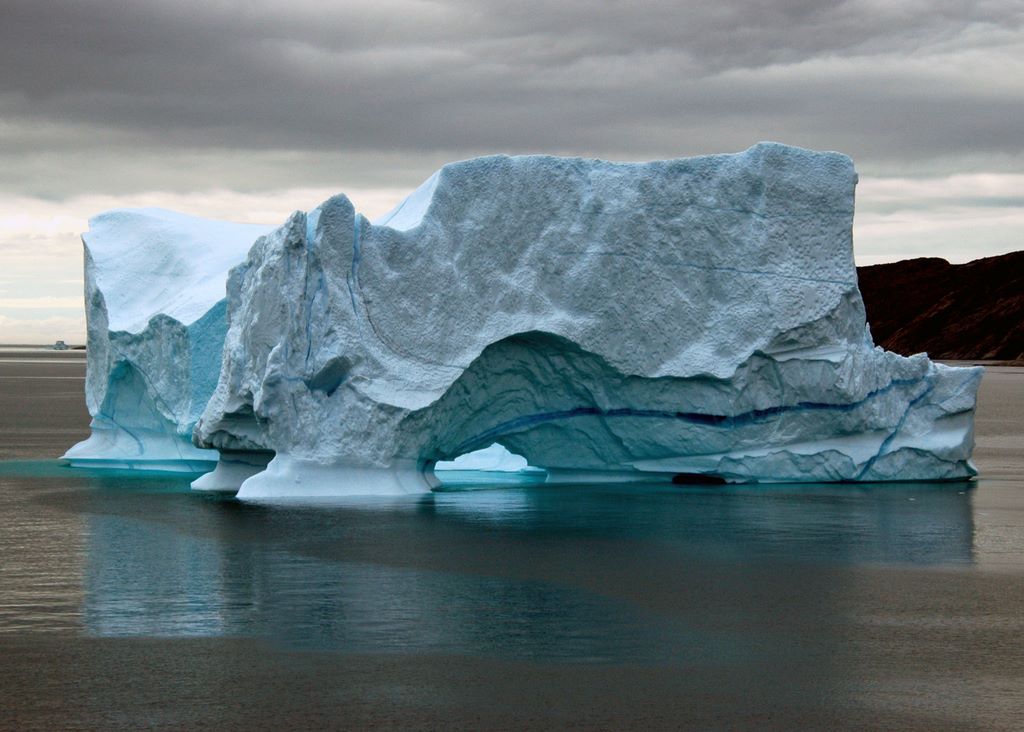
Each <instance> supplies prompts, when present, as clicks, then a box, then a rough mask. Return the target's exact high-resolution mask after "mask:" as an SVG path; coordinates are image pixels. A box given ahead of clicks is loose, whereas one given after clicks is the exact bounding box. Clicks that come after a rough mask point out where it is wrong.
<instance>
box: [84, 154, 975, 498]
mask: <svg viewBox="0 0 1024 732" xmlns="http://www.w3.org/2000/svg"><path fill="white" fill-rule="evenodd" d="M855 184H856V174H855V172H854V169H853V165H852V163H851V161H850V160H849V158H847V157H845V156H843V155H840V154H836V153H819V152H812V151H808V150H802V149H798V148H793V147H787V146H784V145H779V144H774V143H762V144H759V145H756V146H754V147H752V148H750V149H749V150H747V151H745V152H743V153H739V154H735V155H714V156H707V157H699V158H690V159H680V160H670V161H659V162H652V163H637V164H617V163H609V162H604V161H599V160H584V159H576V158H556V157H548V156H526V157H507V156H495V157H486V158H478V159H474V160H469V161H465V162H461V163H455V164H452V165H448V166H445V167H444V168H442V169H441V170H440V171H438V172H437V173H435V174H434V175H433V176H432V177H431V178H430V179H429V180H428V181H427V182H426V183H425V184H424V185H423V186H421V187H420V188H419V189H418V190H417V191H415V192H414V193H413V194H412V195H410V196H409V198H408V199H406V201H405V202H403V203H402V204H401V205H400V206H399V207H397V208H396V209H395V210H394V211H393V212H392V213H390V214H389V215H387V216H385V217H383V218H382V219H381V220H379V221H378V222H376V223H371V222H369V221H368V220H367V219H366V218H365V217H363V216H361V215H359V214H358V213H356V212H355V210H354V209H353V207H352V204H351V203H350V202H349V200H348V199H347V198H345V197H344V196H337V197H335V198H332V199H330V200H328V201H327V202H325V203H324V204H322V205H321V206H320V207H318V208H316V209H314V210H312V211H310V212H309V213H303V212H296V213H295V214H294V215H293V216H292V217H291V218H290V219H289V220H288V221H287V222H286V223H285V224H284V225H283V226H282V227H280V228H278V229H276V230H274V231H273V232H270V233H268V234H267V235H266V236H262V237H260V238H258V239H256V241H255V243H254V244H253V246H252V248H251V249H250V250H249V251H248V254H247V256H245V257H244V262H242V263H240V264H239V265H238V266H237V267H235V268H234V269H233V270H232V271H231V274H230V277H228V278H227V320H228V327H227V331H226V334H223V333H221V332H220V331H218V333H219V334H221V336H222V338H223V355H222V363H221V366H220V372H219V381H218V382H217V385H216V388H215V389H214V390H213V391H212V395H210V396H209V398H208V400H206V401H204V403H203V405H202V407H201V408H202V416H201V418H199V419H198V421H197V422H196V425H195V431H194V436H193V438H194V441H195V444H196V445H197V446H198V447H201V448H204V449H216V450H219V451H221V452H222V453H223V454H224V455H225V460H223V461H222V462H221V464H220V465H219V466H218V469H217V471H216V472H214V473H212V474H210V475H208V476H204V478H203V479H201V480H200V481H199V483H198V484H197V487H204V488H213V489H220V490H223V489H234V488H235V486H236V485H237V484H238V483H241V488H240V492H239V495H240V496H241V497H257V498H258V497H282V496H308V495H321V494H330V495H337V494H365V493H402V492H410V491H422V490H426V489H428V488H429V487H430V486H431V485H432V484H433V483H434V478H433V466H434V465H435V464H436V463H437V462H438V461H449V460H453V459H455V458H457V457H458V456H460V455H464V454H466V453H470V452H473V451H475V450H479V449H483V448H487V447H488V446H490V445H493V444H495V443H499V444H500V445H503V446H504V447H505V448H507V449H508V450H510V451H512V453H515V454H516V455H520V456H522V457H523V458H524V459H525V461H528V463H529V465H531V466H536V467H537V468H543V469H545V470H546V471H547V480H549V481H598V480H668V479H673V478H675V479H676V480H682V481H684V482H689V481H695V480H709V481H723V480H724V481H878V480H922V479H926V480H935V479H963V478H967V477H970V476H971V475H973V474H974V469H973V467H972V466H971V463H970V460H969V458H970V453H971V449H972V446H973V429H972V423H973V408H974V400H975V393H976V390H977V386H978V383H979V380H980V377H981V370H980V369H956V368H949V367H945V366H942V365H940V364H934V363H932V362H931V361H930V360H929V359H928V358H927V356H926V355H924V354H919V355H917V356H913V357H911V358H904V357H901V356H898V355H896V354H893V353H888V352H885V351H883V350H882V349H880V348H877V347H875V346H874V345H873V344H872V341H871V336H870V332H869V330H868V328H867V325H866V323H865V315H864V308H863V304H862V302H861V298H860V293H859V290H858V288H857V278H856V269H855V267H854V262H853V254H852V240H851V224H852V218H853V202H854V187H855ZM256 233H259V232H256ZM133 235H134V234H133V232H131V231H130V230H126V231H125V232H124V233H123V236H122V238H123V239H124V240H126V241H128V240H130V239H131V237H132V236H133ZM197 236H198V234H197ZM204 236H205V234H204ZM240 236H241V234H240ZM252 238H254V239H255V238H256V237H255V235H253V237H252ZM87 241H88V239H87ZM91 312H92V311H91ZM93 330H94V329H93V328H92V327H90V338H92V333H93ZM107 331H108V328H107V327H106V326H105V325H104V327H103V328H101V329H99V331H98V332H100V333H106V332H107ZM91 346H92V341H90V347H91ZM173 360H174V359H171V360H169V361H166V362H165V364H166V366H165V367H166V368H167V370H168V378H167V381H168V382H173V383H174V384H176V386H173V387H170V386H169V387H168V388H177V389H181V388H183V387H182V384H183V383H191V382H189V379H190V378H195V373H194V370H192V371H188V370H187V369H182V368H181V367H180V365H178V364H173V363H171V362H170V361H173ZM172 369H178V371H175V373H174V375H173V377H172V375H171V374H170V371H171V370H172ZM109 372H110V369H108V373H109ZM178 379H184V381H178ZM161 383H163V382H161ZM88 388H89V389H90V390H94V389H96V388H98V384H96V382H95V381H92V380H91V381H90V382H89V387H88ZM189 389H190V392H189V393H190V394H192V393H200V392H201V394H202V395H206V394H207V393H208V391H207V390H206V389H205V388H204V389H203V390H199V391H196V392H194V391H193V390H191V387H189ZM201 398H202V397H200V398H199V399H195V398H194V399H192V400H191V401H190V402H189V405H190V406H189V410H191V411H189V412H188V413H189V415H190V416H192V415H195V408H196V407H197V406H198V402H199V401H200V400H201ZM90 399H91V401H90V404H92V403H98V402H97V399H96V396H95V395H92V396H91V397H90ZM100 401H102V399H101V400H100ZM94 414H95V412H94ZM174 424H175V427H176V433H175V434H178V435H180V434H182V429H183V427H184V426H186V425H187V424H188V420H177V421H175V422H174ZM270 455H273V456H274V457H273V460H271V461H270V463H269V465H267V467H266V469H265V470H262V471H261V468H262V466H263V463H264V462H265V461H266V458H267V457H269V456H270Z"/></svg>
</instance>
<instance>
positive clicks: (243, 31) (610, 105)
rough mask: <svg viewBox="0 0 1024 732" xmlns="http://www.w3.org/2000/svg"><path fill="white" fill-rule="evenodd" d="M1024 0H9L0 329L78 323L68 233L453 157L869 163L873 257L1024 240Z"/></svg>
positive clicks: (372, 196) (0, 61)
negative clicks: (111, 215) (107, 212)
mask: <svg viewBox="0 0 1024 732" xmlns="http://www.w3.org/2000/svg"><path fill="white" fill-rule="evenodd" d="M1022 24H1024V0H992V1H985V0H982V1H980V2H966V1H965V2H959V1H955V0H948V1H947V0H927V1H925V0H921V1H909V2H903V1H901V0H855V1H851V2H837V3H827V2H820V1H818V0H783V1H781V2H772V1H771V0H762V1H756V0H747V1H737V0H716V1H715V2H696V1H693V2H687V1H686V0H670V1H662V0H657V1H655V2H636V1H634V2H628V1H625V0H623V1H617V0H607V1H605V2H583V1H582V0H545V1H543V2H542V1H540V0H515V1H511V2H510V1H509V0H501V1H498V0H482V1H477V2H469V1H468V0H467V1H465V2H463V1H461V0H413V1H410V0H344V1H341V2H334V3H327V2H311V1H309V0H253V1H251V2H221V1H218V0H166V1H164V2H157V1H155V0H121V1H120V2H115V1H114V0H74V1H69V2H60V1H45V0H0V342H23V341H25V342H30V341H35V342H48V341H53V340H54V339H56V338H64V339H65V340H71V341H81V340H82V339H83V338H84V317H83V314H82V305H81V302H82V295H81V290H82V275H81V245H80V242H79V239H78V236H79V234H80V232H81V231H82V230H83V229H84V228H85V227H86V226H87V223H86V221H87V218H88V217H89V216H90V215H93V214H95V213H98V212H99V211H102V210H104V209H107V208H113V207H118V206H139V205H146V206H148V205H156V206H162V207H165V208H173V209H177V210H182V211H186V212H189V213H195V214H200V215H206V216H210V217H214V218H226V219H233V220H239V221H260V222H266V223H277V222H280V221H282V220H283V219H284V218H285V217H286V216H287V214H288V213H289V212H290V211H291V210H294V209H296V208H302V209H309V208H312V207H313V206H315V205H316V204H318V203H319V202H320V201H321V200H323V199H324V198H326V197H327V196H328V195H330V194H332V193H335V192H338V191H343V192H345V193H348V194H349V196H350V197H351V198H352V199H353V201H354V202H355V203H356V206H357V207H358V208H359V209H360V210H362V211H363V212H365V213H367V215H369V216H370V217H371V218H372V217H373V216H374V215H377V214H380V213H383V212H384V211H386V210H387V209H389V208H390V207H391V206H392V205H393V204H394V203H396V202H397V201H398V200H400V199H401V198H402V197H403V196H404V195H405V193H407V192H408V191H409V190H411V189H412V188H414V187H415V186H416V185H417V184H418V183H419V182H421V181H422V180H423V179H424V178H426V177H427V176H428V175H429V174H430V173H431V172H432V171H433V170H434V169H435V168H436V167H437V166H438V165H440V164H443V163H444V162H447V161H450V160H455V159H462V158H466V157H471V156H473V155H479V154H488V153H495V152H508V153H532V152H545V153H555V154H566V155H583V156H587V157H601V158H607V159H612V160H645V159H654V158H668V157H679V156H686V155H695V154H701V153H711V152H735V151H739V150H743V149H745V148H747V147H749V146H750V145H751V144H753V143H755V142H757V141H759V140H765V139H770V140H778V141H781V142H786V143H789V144H794V145H800V146H804V147H809V148H815V149H824V150H839V151H841V152H844V153H847V154H848V155H850V156H851V157H853V159H854V161H855V163H856V165H857V169H858V171H859V172H860V175H861V184H860V186H859V187H858V193H857V197H858V201H857V216H856V221H855V228H854V236H855V247H856V253H857V259H858V262H859V263H862V264H865V263H873V262H880V261H891V260H895V259H902V258H906V257H914V256H942V257H945V258H947V259H950V260H951V261H957V262H962V261H968V260H970V259H975V258H977V257H981V256H989V255H993V254H999V253H1003V252H1007V251H1014V250H1018V249H1022V248H1024V241H1022V239H1024V31H1022Z"/></svg>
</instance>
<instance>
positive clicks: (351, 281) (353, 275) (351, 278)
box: [345, 214, 362, 314]
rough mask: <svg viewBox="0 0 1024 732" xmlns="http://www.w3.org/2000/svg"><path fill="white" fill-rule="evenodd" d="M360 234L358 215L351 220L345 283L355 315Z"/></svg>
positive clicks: (360, 226)
mask: <svg viewBox="0 0 1024 732" xmlns="http://www.w3.org/2000/svg"><path fill="white" fill-rule="evenodd" d="M361 234H362V225H361V223H360V221H359V214H356V215H355V217H354V218H353V219H352V269H351V270H349V273H348V277H346V278H345V279H346V282H347V283H348V296H349V298H350V299H351V300H352V312H353V313H357V314H358V311H357V309H356V292H355V288H356V287H358V286H359V257H360V251H359V238H360V235H361Z"/></svg>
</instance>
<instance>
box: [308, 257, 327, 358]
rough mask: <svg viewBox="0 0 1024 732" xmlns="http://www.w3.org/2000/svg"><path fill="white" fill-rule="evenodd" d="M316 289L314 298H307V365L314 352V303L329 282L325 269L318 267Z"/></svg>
mask: <svg viewBox="0 0 1024 732" xmlns="http://www.w3.org/2000/svg"><path fill="white" fill-rule="evenodd" d="M317 270H319V274H318V276H317V283H316V289H315V290H314V291H313V295H312V297H308V298H306V363H309V356H310V354H311V353H312V351H313V303H314V301H315V300H316V299H317V298H318V297H319V296H320V295H321V294H322V293H323V292H324V291H325V290H326V289H327V281H326V279H325V278H324V268H323V267H317Z"/></svg>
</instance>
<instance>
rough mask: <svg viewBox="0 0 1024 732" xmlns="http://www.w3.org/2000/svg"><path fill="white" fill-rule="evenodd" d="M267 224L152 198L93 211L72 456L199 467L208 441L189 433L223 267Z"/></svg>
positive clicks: (219, 344) (202, 401) (212, 342)
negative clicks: (80, 403) (84, 413)
mask: <svg viewBox="0 0 1024 732" xmlns="http://www.w3.org/2000/svg"><path fill="white" fill-rule="evenodd" d="M271 228H272V227H268V226H256V225H247V224H232V223H226V222H220V221H209V220H206V219H200V218H196V217H192V216H185V215H183V214H178V213H173V212H171V211H164V210H161V209H124V210H116V211H110V212H108V213H105V214H102V215H100V216H97V217H95V218H93V219H92V220H91V221H90V222H89V231H88V232H86V233H85V234H84V235H83V236H82V240H83V244H84V247H85V306H86V321H87V324H88V355H87V367H86V389H85V394H86V404H87V406H88V409H89V413H90V414H91V415H92V423H91V424H90V430H91V434H90V436H89V438H88V439H86V440H84V441H83V442H80V443H78V444H77V445H75V446H73V447H72V448H71V449H69V450H68V451H67V453H65V455H64V457H63V459H64V460H65V461H66V462H68V463H70V464H71V465H73V466H76V467H103V468H123V469H141V470H160V471H182V472H200V471H202V470H209V469H210V468H212V467H213V466H214V465H215V464H216V463H217V459H218V454H217V452H215V451H213V450H206V449H201V448H198V447H196V446H195V445H193V444H192V430H193V428H194V426H195V423H196V421H197V420H198V418H199V415H200V414H201V413H202V411H203V409H204V408H205V407H206V403H207V401H209V398H210V395H211V394H212V393H213V390H214V387H215V386H216V383H217V376H218V374H219V373H220V360H221V352H222V351H223V346H224V335H225V333H226V332H227V302H226V299H225V294H224V287H225V281H226V280H227V276H228V272H229V270H230V269H231V268H232V267H234V266H235V265H237V264H239V263H241V262H242V261H243V260H244V259H245V256H246V253H247V252H248V250H249V248H250V247H251V246H252V243H253V241H254V240H255V239H256V238H257V237H259V236H261V235H262V234H265V233H267V232H268V231H269V230H270V229H271Z"/></svg>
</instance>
